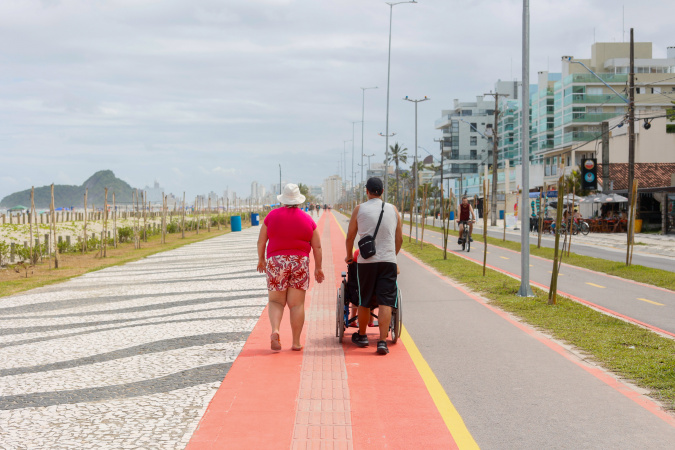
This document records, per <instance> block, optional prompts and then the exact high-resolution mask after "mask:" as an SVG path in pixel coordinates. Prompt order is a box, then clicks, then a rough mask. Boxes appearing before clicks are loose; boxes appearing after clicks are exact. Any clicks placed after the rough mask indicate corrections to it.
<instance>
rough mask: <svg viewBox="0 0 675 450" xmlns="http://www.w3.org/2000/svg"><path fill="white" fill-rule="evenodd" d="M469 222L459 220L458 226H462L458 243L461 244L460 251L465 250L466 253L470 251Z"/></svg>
mask: <svg viewBox="0 0 675 450" xmlns="http://www.w3.org/2000/svg"><path fill="white" fill-rule="evenodd" d="M470 223H471V221H470V220H460V221H459V222H458V225H464V231H463V232H462V237H461V238H460V242H461V243H462V251H464V250H465V249H466V251H467V252H470V251H471V227H470V226H469V224H470Z"/></svg>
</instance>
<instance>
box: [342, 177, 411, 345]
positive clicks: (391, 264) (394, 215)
mask: <svg viewBox="0 0 675 450" xmlns="http://www.w3.org/2000/svg"><path fill="white" fill-rule="evenodd" d="M382 191H383V186H382V180H380V179H379V178H376V177H372V178H369V179H368V181H367V182H366V194H367V196H368V201H367V202H365V203H361V204H360V205H358V206H357V207H356V208H354V211H353V212H352V218H351V220H350V221H349V228H348V230H347V239H346V247H347V257H346V258H345V262H347V263H348V264H349V263H351V262H352V261H353V259H354V256H353V252H354V240H355V239H356V235H357V234H359V235H360V236H361V240H363V239H364V238H365V237H366V236H370V237H371V238H373V240H374V246H375V250H376V251H375V254H371V255H370V256H366V257H365V258H364V250H361V251H360V254H359V256H358V259H357V261H356V272H357V273H356V275H357V279H358V287H359V289H358V293H359V298H358V302H359V303H358V307H359V309H358V316H359V319H358V321H359V331H357V332H355V333H354V334H353V335H352V342H353V343H354V344H356V345H357V346H359V347H367V346H368V336H366V328H367V327H368V323H369V321H370V310H371V308H374V307H376V306H377V307H378V308H379V314H378V319H377V320H378V325H379V329H380V330H379V331H380V339H379V340H378V341H377V353H379V354H381V355H386V354H387V353H389V349H388V348H387V335H388V334H389V324H390V322H391V313H392V308H398V300H399V299H398V286H397V284H396V281H397V262H396V255H397V254H398V252H399V251H400V250H401V245H402V244H403V228H402V226H401V216H400V215H399V213H398V210H397V209H396V207H395V206H394V205H392V204H389V203H385V202H384V201H383V200H382ZM376 230H377V231H376ZM359 245H361V244H359Z"/></svg>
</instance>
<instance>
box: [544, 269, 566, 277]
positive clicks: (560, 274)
mask: <svg viewBox="0 0 675 450" xmlns="http://www.w3.org/2000/svg"><path fill="white" fill-rule="evenodd" d="M548 273H550V274H553V272H551V271H550V270H549V271H548ZM563 275H565V274H564V273H560V272H558V276H559V277H562V276H563Z"/></svg>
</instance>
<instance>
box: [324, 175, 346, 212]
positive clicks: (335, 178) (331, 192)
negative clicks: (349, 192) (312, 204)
mask: <svg viewBox="0 0 675 450" xmlns="http://www.w3.org/2000/svg"><path fill="white" fill-rule="evenodd" d="M343 196H344V189H343V185H342V177H341V176H340V175H331V176H330V177H328V178H326V179H325V180H323V201H324V202H326V203H327V204H329V205H334V204H336V203H337V202H338V201H340V199H341V198H342V197H343Z"/></svg>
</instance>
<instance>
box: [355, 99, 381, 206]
mask: <svg viewBox="0 0 675 450" xmlns="http://www.w3.org/2000/svg"><path fill="white" fill-rule="evenodd" d="M368 89H377V86H373V87H366V88H363V87H362V88H361V168H362V169H361V186H363V156H364V155H363V127H364V126H365V125H364V124H365V120H366V91H367V90H368ZM359 200H361V201H362V200H363V189H360V194H359Z"/></svg>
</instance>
